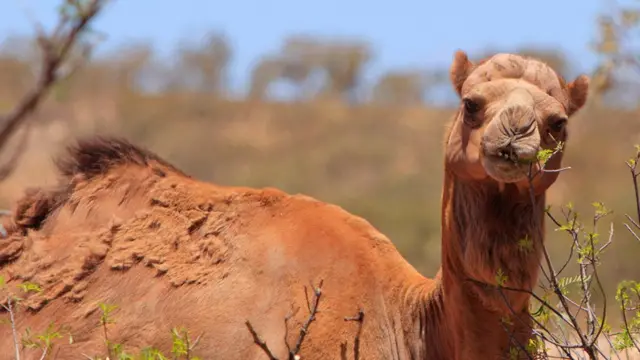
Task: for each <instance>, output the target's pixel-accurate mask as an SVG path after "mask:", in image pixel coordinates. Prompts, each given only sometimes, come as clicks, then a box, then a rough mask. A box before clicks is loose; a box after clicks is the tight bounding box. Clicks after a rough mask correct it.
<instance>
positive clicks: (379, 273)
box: [0, 166, 422, 359]
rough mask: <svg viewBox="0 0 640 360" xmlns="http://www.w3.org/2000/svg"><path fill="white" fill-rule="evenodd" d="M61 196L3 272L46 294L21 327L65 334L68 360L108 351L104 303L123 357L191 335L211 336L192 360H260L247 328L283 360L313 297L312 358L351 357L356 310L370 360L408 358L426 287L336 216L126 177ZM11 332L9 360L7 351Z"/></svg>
mask: <svg viewBox="0 0 640 360" xmlns="http://www.w3.org/2000/svg"><path fill="white" fill-rule="evenodd" d="M66 191H67V192H69V190H68V189H67V190H66ZM65 196H66V198H65V200H64V201H59V200H57V201H58V202H57V203H55V206H51V209H50V211H51V214H50V215H49V218H48V220H47V221H46V222H45V223H44V224H42V225H41V226H40V227H35V228H33V229H29V230H28V235H26V236H22V235H20V234H17V233H16V234H14V235H12V237H11V238H10V239H8V240H6V242H5V243H4V244H2V245H3V246H4V247H2V248H1V249H0V252H3V251H4V252H11V251H13V250H11V249H14V250H15V249H19V250H17V251H14V254H13V255H12V256H13V259H12V261H11V262H10V263H7V264H5V265H1V264H0V266H2V267H0V275H3V276H5V277H6V278H7V279H8V280H9V282H10V284H14V283H18V282H20V281H23V280H29V281H32V282H36V283H39V284H41V286H42V287H43V291H42V292H40V293H33V294H30V295H28V296H26V300H25V303H24V304H25V305H27V306H31V307H33V308H35V309H38V310H39V311H38V312H36V313H35V314H34V315H27V314H24V313H22V314H20V315H21V317H20V318H19V325H20V327H21V328H22V329H24V327H25V326H30V327H31V328H32V329H33V328H35V329H36V330H37V328H38V327H42V328H43V329H42V330H44V327H46V326H47V325H48V323H49V322H50V321H55V322H56V323H58V324H67V325H69V326H70V331H71V333H72V335H73V338H74V344H71V345H68V344H66V342H65V345H64V347H62V348H61V350H60V351H61V352H60V354H59V356H62V357H63V358H68V359H73V358H74V356H76V357H77V358H83V356H82V355H81V354H82V353H85V354H87V353H88V352H100V351H102V349H103V348H104V343H103V340H104V335H103V332H102V330H101V329H100V327H99V326H98V324H99V318H100V314H99V312H100V311H99V310H98V304H99V302H106V303H111V304H114V305H117V306H118V307H119V310H118V311H116V312H115V313H114V315H113V316H114V317H115V320H116V323H115V324H113V325H111V327H110V329H111V330H110V340H111V341H114V342H124V344H125V348H126V347H127V346H130V347H133V348H141V347H144V346H155V347H159V348H161V349H162V350H164V351H165V352H167V351H169V350H170V342H171V336H170V333H169V331H170V329H171V328H172V327H174V326H184V327H186V328H187V329H188V330H190V332H191V334H192V335H193V336H194V337H196V336H198V335H200V334H202V338H201V340H200V341H199V344H198V347H197V348H196V353H198V351H197V350H198V349H200V351H201V355H202V356H203V358H206V359H241V358H242V359H251V358H254V357H255V358H261V357H260V356H263V357H264V351H263V350H262V349H261V348H260V347H258V346H257V345H255V344H253V341H254V340H253V338H252V336H251V333H250V331H249V329H248V327H247V324H246V322H247V321H248V322H249V324H251V327H252V328H253V329H255V331H256V332H257V334H258V335H259V336H260V337H262V338H263V339H264V340H265V341H266V342H267V344H269V347H270V348H271V349H272V350H273V351H274V353H277V354H278V356H279V357H280V358H286V356H285V355H284V354H285V353H286V343H288V344H289V345H290V346H291V347H292V348H294V347H295V344H296V342H297V341H298V339H299V337H300V329H301V327H302V326H303V324H304V323H305V322H306V321H307V320H308V319H309V316H310V313H309V309H310V308H313V304H314V302H315V301H316V297H317V295H314V289H313V287H316V288H319V290H320V297H319V299H318V313H317V314H316V316H315V319H314V321H312V322H311V324H310V325H309V328H308V331H309V332H308V335H307V337H306V338H305V339H304V341H303V342H302V351H303V354H305V351H306V356H303V357H304V358H307V359H312V358H318V359H319V358H322V359H333V358H336V359H338V358H341V354H342V352H344V351H346V353H347V355H348V358H352V356H353V346H354V339H355V338H356V335H357V334H358V328H359V325H360V322H359V321H355V320H354V321H346V320H345V318H349V317H353V316H356V315H358V313H359V311H360V310H362V311H363V313H364V326H363V328H362V334H361V335H360V337H361V339H362V340H363V341H362V344H366V345H362V348H361V349H360V352H361V355H363V356H364V355H366V354H369V355H370V356H371V357H373V358H391V357H385V356H384V355H385V354H387V355H388V353H389V352H392V353H395V352H396V351H398V350H399V349H400V348H402V347H403V340H402V339H398V337H401V334H402V323H401V322H402V321H403V319H402V318H401V315H400V312H401V310H402V304H401V300H402V299H403V296H404V295H406V294H405V293H404V291H405V289H406V287H407V285H410V284H411V283H412V282H419V281H421V280H422V278H421V277H420V276H419V275H418V274H417V272H416V271H415V270H414V269H413V268H412V267H411V266H410V265H409V264H408V263H407V262H406V261H405V260H404V259H402V257H401V256H400V255H399V253H398V252H397V250H396V249H395V247H394V246H393V245H392V244H391V242H390V241H389V240H388V239H387V238H386V237H384V236H383V235H381V234H380V233H379V232H378V231H376V230H375V229H374V228H373V227H372V226H371V225H370V224H369V223H367V222H366V221H364V220H363V219H360V218H358V217H356V216H353V215H351V214H349V213H347V212H346V211H344V210H342V209H340V208H339V207H337V206H334V205H328V204H325V203H322V202H319V201H317V200H314V199H311V198H308V197H304V196H291V195H288V194H285V193H283V192H281V191H278V190H273V189H265V190H257V189H248V188H226V187H219V186H214V185H211V184H206V183H203V182H199V181H196V180H193V179H190V178H188V177H185V176H183V175H181V174H174V173H171V172H162V171H160V172H158V171H155V170H154V169H153V168H149V169H147V168H143V169H142V170H141V169H140V168H135V167H127V166H124V167H121V168H119V169H116V170H114V171H113V172H112V173H110V174H107V175H101V176H98V177H96V178H94V179H93V180H92V181H89V182H85V183H83V184H82V186H76V187H75V188H74V189H73V191H72V192H70V193H67V194H66V195H65ZM43 197H46V195H43ZM38 201H40V202H42V201H44V200H38ZM38 201H32V202H33V204H31V208H32V210H33V211H34V212H35V213H37V211H36V210H37V208H38V206H39V205H35V204H36V203H38ZM45 202H46V201H45ZM42 206H44V205H42ZM27 208H29V206H27ZM2 255H5V256H6V255H7V254H2ZM285 319H286V321H285ZM6 331H7V329H0V339H7V340H6V342H7V344H5V343H4V342H5V340H0V347H1V348H7V346H10V345H9V343H10V341H9V339H10V336H8V335H9V333H8V332H6ZM5 335H7V336H5ZM285 338H286V340H287V341H286V343H285ZM365 339H366V340H367V341H366V342H365V341H364V340H365ZM389 344H392V345H391V346H390V345H389ZM383 349H384V350H383ZM398 353H401V351H399V352H398ZM89 355H93V354H89ZM0 358H2V356H0ZM264 358H266V357H264Z"/></svg>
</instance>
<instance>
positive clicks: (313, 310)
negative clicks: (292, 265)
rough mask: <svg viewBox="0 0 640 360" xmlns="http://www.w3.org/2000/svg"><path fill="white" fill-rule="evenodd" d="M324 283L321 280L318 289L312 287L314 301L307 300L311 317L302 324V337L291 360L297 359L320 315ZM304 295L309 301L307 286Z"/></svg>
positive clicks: (290, 354)
mask: <svg viewBox="0 0 640 360" xmlns="http://www.w3.org/2000/svg"><path fill="white" fill-rule="evenodd" d="M323 282H324V280H320V283H319V284H318V286H317V287H315V286H313V285H312V286H311V287H312V288H313V299H312V301H311V302H309V301H308V300H307V308H308V309H309V316H308V317H307V320H306V321H305V322H304V324H302V327H301V328H300V335H299V336H298V340H297V341H296V345H295V346H294V347H293V349H292V350H291V351H290V352H289V359H291V360H293V359H295V358H296V356H297V355H298V353H299V352H300V347H301V346H302V342H303V341H304V338H305V336H307V333H308V332H309V326H310V325H311V323H312V322H313V321H314V320H315V319H316V314H317V313H318V304H319V303H320V296H322V283H323ZM304 293H305V296H306V298H307V299H309V297H308V296H307V287H306V286H305V288H304Z"/></svg>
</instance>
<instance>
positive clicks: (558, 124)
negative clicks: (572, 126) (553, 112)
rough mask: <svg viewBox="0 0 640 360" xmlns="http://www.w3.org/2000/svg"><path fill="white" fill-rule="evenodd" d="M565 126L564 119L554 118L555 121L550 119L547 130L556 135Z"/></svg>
mask: <svg viewBox="0 0 640 360" xmlns="http://www.w3.org/2000/svg"><path fill="white" fill-rule="evenodd" d="M565 126H567V119H566V118H556V119H551V121H549V129H551V131H553V132H556V133H558V132H560V131H562V129H564V127H565Z"/></svg>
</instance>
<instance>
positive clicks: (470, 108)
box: [462, 99, 480, 115]
mask: <svg viewBox="0 0 640 360" xmlns="http://www.w3.org/2000/svg"><path fill="white" fill-rule="evenodd" d="M462 103H463V105H464V112H465V113H467V114H468V115H474V114H476V113H477V112H478V111H480V105H479V104H478V103H477V102H475V101H473V100H471V99H464V100H462Z"/></svg>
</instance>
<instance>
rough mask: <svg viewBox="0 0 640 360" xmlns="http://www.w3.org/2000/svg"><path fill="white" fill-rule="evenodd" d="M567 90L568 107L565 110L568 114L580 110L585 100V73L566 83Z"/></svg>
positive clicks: (586, 81) (587, 79)
mask: <svg viewBox="0 0 640 360" xmlns="http://www.w3.org/2000/svg"><path fill="white" fill-rule="evenodd" d="M567 89H568V90H569V109H568V110H567V112H568V114H567V115H569V116H571V115H572V114H573V113H575V112H576V111H578V110H580V108H582V107H583V106H584V104H585V103H586V102H587V96H588V94H589V77H588V76H587V75H580V76H578V77H577V78H576V79H575V80H573V81H572V82H570V83H569V84H568V85H567Z"/></svg>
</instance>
